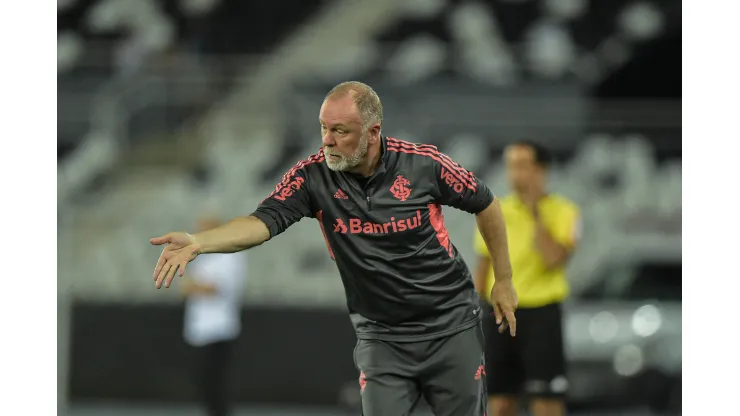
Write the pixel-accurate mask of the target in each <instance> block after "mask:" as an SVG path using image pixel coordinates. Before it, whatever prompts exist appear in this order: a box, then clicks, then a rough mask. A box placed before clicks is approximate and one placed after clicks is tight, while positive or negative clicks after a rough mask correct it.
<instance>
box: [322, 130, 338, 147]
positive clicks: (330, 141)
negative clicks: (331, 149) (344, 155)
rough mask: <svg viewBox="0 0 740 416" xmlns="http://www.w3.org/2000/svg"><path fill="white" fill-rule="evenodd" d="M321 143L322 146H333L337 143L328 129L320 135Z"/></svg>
mask: <svg viewBox="0 0 740 416" xmlns="http://www.w3.org/2000/svg"><path fill="white" fill-rule="evenodd" d="M321 144H322V145H323V146H334V145H336V144H337V143H336V142H335V141H334V136H332V134H331V132H330V131H327V132H326V133H324V135H323V136H322V137H321Z"/></svg>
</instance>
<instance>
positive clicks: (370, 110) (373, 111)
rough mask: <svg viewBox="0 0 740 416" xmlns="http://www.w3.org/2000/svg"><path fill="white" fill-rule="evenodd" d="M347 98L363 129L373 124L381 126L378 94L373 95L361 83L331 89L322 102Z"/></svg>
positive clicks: (380, 108) (371, 91)
mask: <svg viewBox="0 0 740 416" xmlns="http://www.w3.org/2000/svg"><path fill="white" fill-rule="evenodd" d="M347 96H349V97H350V98H352V101H353V102H354V103H355V106H356V107H357V111H359V113H360V116H361V117H362V122H363V123H362V124H363V126H364V127H365V128H367V127H370V126H371V125H373V124H380V125H382V124H383V104H381V102H380V97H378V94H376V93H375V90H373V89H372V87H370V86H369V85H367V84H364V83H362V82H359V81H347V82H343V83H341V84H339V85H337V86H336V87H334V88H332V89H331V91H329V93H328V94H326V98H325V99H324V101H328V100H330V99H337V98H344V97H347Z"/></svg>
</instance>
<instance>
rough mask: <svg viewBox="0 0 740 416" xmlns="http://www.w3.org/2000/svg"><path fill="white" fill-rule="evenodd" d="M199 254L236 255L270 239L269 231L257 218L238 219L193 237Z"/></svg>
mask: <svg viewBox="0 0 740 416" xmlns="http://www.w3.org/2000/svg"><path fill="white" fill-rule="evenodd" d="M193 237H194V238H195V240H196V241H197V242H198V245H199V246H200V250H199V254H204V253H236V252H237V251H242V250H246V249H248V248H252V247H255V246H258V245H260V244H262V243H264V242H265V241H267V240H269V239H270V231H269V230H268V229H267V226H266V225H265V223H264V222H262V221H261V220H260V219H258V218H257V217H253V216H248V217H238V218H234V219H233V220H231V221H229V222H227V223H226V224H223V225H221V226H220V227H216V228H214V229H212V230H208V231H204V232H201V233H198V234H195V235H193Z"/></svg>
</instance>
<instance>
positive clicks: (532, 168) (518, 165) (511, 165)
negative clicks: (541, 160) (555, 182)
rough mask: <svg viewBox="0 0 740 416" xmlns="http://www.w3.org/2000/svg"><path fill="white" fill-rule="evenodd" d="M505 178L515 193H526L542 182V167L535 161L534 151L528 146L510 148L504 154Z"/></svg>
mask: <svg viewBox="0 0 740 416" xmlns="http://www.w3.org/2000/svg"><path fill="white" fill-rule="evenodd" d="M504 159H505V161H506V176H507V177H508V179H509V185H510V186H511V188H512V189H514V191H516V192H520V193H527V192H528V191H529V190H531V189H532V188H533V187H534V186H536V185H538V184H539V181H541V180H542V173H543V172H542V167H540V166H539V165H538V164H537V163H536V161H535V155H534V150H533V149H532V148H530V147H528V146H510V147H508V148H507V149H506V151H505V153H504Z"/></svg>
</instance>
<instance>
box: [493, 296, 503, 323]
mask: <svg viewBox="0 0 740 416" xmlns="http://www.w3.org/2000/svg"><path fill="white" fill-rule="evenodd" d="M493 315H494V316H495V317H496V325H500V324H501V322H502V321H503V319H504V314H503V313H501V306H500V305H499V304H498V302H495V301H494V302H493Z"/></svg>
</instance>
